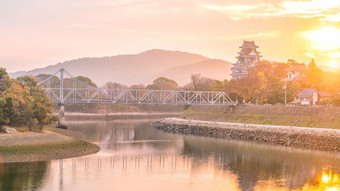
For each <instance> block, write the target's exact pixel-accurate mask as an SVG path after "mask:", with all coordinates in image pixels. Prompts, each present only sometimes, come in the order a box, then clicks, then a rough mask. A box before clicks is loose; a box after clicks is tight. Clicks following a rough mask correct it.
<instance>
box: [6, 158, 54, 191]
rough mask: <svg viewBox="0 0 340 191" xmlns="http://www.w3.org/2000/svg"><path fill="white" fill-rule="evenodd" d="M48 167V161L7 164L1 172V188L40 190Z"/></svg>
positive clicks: (9, 189) (9, 190) (10, 190)
mask: <svg viewBox="0 0 340 191" xmlns="http://www.w3.org/2000/svg"><path fill="white" fill-rule="evenodd" d="M47 168H48V162H33V163H8V164H5V165H3V166H2V168H1V172H0V190H6V191H12V190H13V191H16V190H38V189H39V187H40V186H41V184H42V182H43V179H44V176H45V173H46V171H47Z"/></svg>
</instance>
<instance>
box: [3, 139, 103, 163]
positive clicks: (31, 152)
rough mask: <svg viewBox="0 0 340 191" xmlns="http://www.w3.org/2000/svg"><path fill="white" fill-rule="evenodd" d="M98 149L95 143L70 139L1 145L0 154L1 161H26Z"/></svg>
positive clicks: (69, 155)
mask: <svg viewBox="0 0 340 191" xmlns="http://www.w3.org/2000/svg"><path fill="white" fill-rule="evenodd" d="M99 150H100V148H99V147H98V146H97V145H94V144H92V143H88V142H86V141H83V140H79V139H72V140H71V141H65V142H57V143H47V144H36V145H11V146H1V147H0V154H1V156H2V160H3V162H28V161H46V160H52V159H61V158H70V157H76V156H81V155H87V154H92V153H96V152H98V151H99Z"/></svg>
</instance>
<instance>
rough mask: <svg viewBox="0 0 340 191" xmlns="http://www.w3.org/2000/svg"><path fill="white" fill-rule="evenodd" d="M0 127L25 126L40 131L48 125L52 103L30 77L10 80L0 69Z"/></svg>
mask: <svg viewBox="0 0 340 191" xmlns="http://www.w3.org/2000/svg"><path fill="white" fill-rule="evenodd" d="M0 84H1V87H2V88H4V89H2V91H0V126H1V125H16V126H23V125H24V126H26V127H28V129H29V130H41V128H42V126H43V125H45V124H47V123H49V122H50V120H49V116H48V114H49V113H51V106H52V102H51V101H50V99H49V98H48V97H47V96H46V95H45V93H44V91H43V90H42V89H41V88H40V87H39V86H37V82H36V79H35V78H33V77H30V76H24V77H20V78H17V79H16V80H13V79H10V77H9V76H8V74H7V73H6V71H5V70H4V69H2V68H0Z"/></svg>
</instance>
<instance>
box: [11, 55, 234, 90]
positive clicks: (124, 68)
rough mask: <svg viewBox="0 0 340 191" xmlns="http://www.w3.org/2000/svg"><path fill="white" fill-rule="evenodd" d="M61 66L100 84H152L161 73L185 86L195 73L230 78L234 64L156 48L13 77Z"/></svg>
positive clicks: (52, 66) (80, 61)
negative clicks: (109, 82) (110, 82)
mask: <svg viewBox="0 0 340 191" xmlns="http://www.w3.org/2000/svg"><path fill="white" fill-rule="evenodd" d="M61 68H65V69H66V70H67V71H68V72H70V73H71V74H72V75H73V76H78V75H82V76H87V77H89V78H91V79H92V80H93V81H94V82H95V83H96V84H98V85H99V86H100V85H102V84H104V83H105V82H108V81H112V82H118V83H122V84H126V85H132V84H149V83H151V82H152V81H153V80H154V79H155V78H157V77H160V76H164V77H168V78H171V79H174V80H175V81H177V82H178V83H179V84H180V85H183V84H185V83H188V82H189V81H190V76H191V74H193V73H201V74H202V75H203V76H206V77H210V78H213V79H219V80H223V79H225V78H229V77H230V68H231V63H229V62H227V61H223V60H216V59H210V58H208V57H204V56H202V55H198V54H192V53H186V52H179V51H168V50H159V49H153V50H149V51H145V52H142V53H140V54H130V55H117V56H111V57H101V58H79V59H75V60H70V61H65V62H63V63H58V64H56V65H50V66H47V67H45V68H38V69H34V70H30V71H27V72H25V71H20V72H15V73H11V74H10V76H11V77H14V78H16V77H19V76H23V75H38V74H54V73H55V72H57V71H58V70H59V69H61Z"/></svg>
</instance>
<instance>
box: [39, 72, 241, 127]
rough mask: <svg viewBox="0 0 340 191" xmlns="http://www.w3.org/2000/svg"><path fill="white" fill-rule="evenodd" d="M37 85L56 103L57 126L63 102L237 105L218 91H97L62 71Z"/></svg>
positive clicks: (63, 116) (60, 121)
mask: <svg viewBox="0 0 340 191" xmlns="http://www.w3.org/2000/svg"><path fill="white" fill-rule="evenodd" d="M65 77H66V78H65ZM38 85H39V86H41V87H42V88H43V89H44V90H45V93H46V94H47V96H48V97H49V98H51V99H52V100H53V101H54V103H57V104H59V122H58V124H59V125H63V123H64V122H65V114H64V104H65V103H105V104H163V105H210V106H213V105H226V106H235V105H236V104H235V102H233V101H232V100H231V99H230V97H229V96H228V95H227V94H226V93H225V92H217V91H186V90H148V89H105V88H98V87H94V86H91V85H88V84H86V83H85V82H83V81H81V80H79V79H77V78H75V77H73V76H72V75H71V74H70V73H69V72H67V71H66V70H65V69H60V70H58V71H57V72H56V73H54V74H53V75H52V76H50V77H48V78H47V79H45V80H43V81H41V82H39V83H38Z"/></svg>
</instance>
